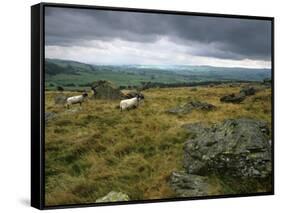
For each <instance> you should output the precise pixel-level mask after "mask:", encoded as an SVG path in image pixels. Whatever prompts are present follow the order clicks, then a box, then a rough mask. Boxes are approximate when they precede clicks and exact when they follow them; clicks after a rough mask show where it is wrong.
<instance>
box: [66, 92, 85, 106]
mask: <svg viewBox="0 0 281 213" xmlns="http://www.w3.org/2000/svg"><path fill="white" fill-rule="evenodd" d="M87 96H88V94H87V93H83V94H82V95H77V96H72V97H69V98H67V99H66V105H67V108H68V109H69V106H70V105H73V104H80V106H81V105H82V102H84V101H85V99H86V97H87Z"/></svg>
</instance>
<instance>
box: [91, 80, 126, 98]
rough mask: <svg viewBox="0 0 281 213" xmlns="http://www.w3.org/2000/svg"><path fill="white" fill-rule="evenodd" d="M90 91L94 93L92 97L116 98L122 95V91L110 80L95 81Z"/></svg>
mask: <svg viewBox="0 0 281 213" xmlns="http://www.w3.org/2000/svg"><path fill="white" fill-rule="evenodd" d="M91 88H92V91H93V93H94V95H93V96H92V97H91V98H92V99H110V100H116V99H120V98H121V97H122V93H121V91H120V89H119V87H117V86H116V85H114V84H113V83H112V82H110V81H104V80H100V81H96V82H94V83H93V84H92V87H91Z"/></svg>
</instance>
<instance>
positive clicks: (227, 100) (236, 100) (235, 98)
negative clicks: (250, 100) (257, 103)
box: [220, 93, 246, 104]
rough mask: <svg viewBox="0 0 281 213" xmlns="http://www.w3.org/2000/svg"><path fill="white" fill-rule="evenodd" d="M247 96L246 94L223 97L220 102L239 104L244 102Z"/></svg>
mask: <svg viewBox="0 0 281 213" xmlns="http://www.w3.org/2000/svg"><path fill="white" fill-rule="evenodd" d="M245 98H246V96H245V95H244V94H241V93H239V94H234V93H232V94H230V95H225V96H223V97H221V99H220V101H221V102H225V103H234V104H239V103H241V102H242V101H244V100H245Z"/></svg>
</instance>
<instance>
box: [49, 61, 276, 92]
mask: <svg viewBox="0 0 281 213" xmlns="http://www.w3.org/2000/svg"><path fill="white" fill-rule="evenodd" d="M264 79H271V70H270V69H246V68H226V67H212V66H185V65H184V66H178V65H176V66H174V65H169V66H162V65H161V66H160V65H159V66H157V65H116V66H113V65H92V64H85V63H80V62H76V61H69V60H60V59H46V61H45V80H46V85H45V86H46V89H54V88H56V87H57V86H62V87H68V88H79V87H87V86H89V85H91V83H92V82H94V81H97V80H108V81H111V82H113V83H114V84H115V85H117V86H120V87H127V86H139V85H141V84H144V83H146V82H151V83H154V84H160V85H169V84H171V85H177V84H179V85H185V84H190V83H195V84H196V83H199V84H200V83H202V82H236V81H263V80H264Z"/></svg>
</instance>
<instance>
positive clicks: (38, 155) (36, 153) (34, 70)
mask: <svg viewBox="0 0 281 213" xmlns="http://www.w3.org/2000/svg"><path fill="white" fill-rule="evenodd" d="M46 7H59V8H77V9H95V10H110V11H130V12H142V13H157V14H175V15H189V16H190V15H191V16H206V17H221V18H239V19H254V20H267V21H270V22H271V64H272V65H271V66H272V67H271V76H272V81H271V88H272V99H271V101H272V103H271V106H272V117H271V120H272V138H271V141H272V191H270V192H262V193H249V194H235V195H216V196H202V197H188V198H187V197H186V198H169V199H155V200H137V201H125V202H110V203H90V204H89V203H87V204H83V203H81V204H70V205H59V206H46V205H45V198H44V196H45V189H44V187H45V170H44V168H45V156H44V153H45V143H44V139H45V132H44V129H45V121H44V105H45V100H44V98H45V96H44V88H45V78H44V73H45V71H44V67H45V32H44V18H45V8H46ZM261 195H274V18H273V17H262V16H249V15H230V14H215V13H199V12H185V11H169V10H155V9H139V8H121V7H108V6H90V5H74V4H57V3H39V4H36V5H33V6H32V7H31V206H33V207H35V208H38V209H57V208H73V207H92V206H104V205H126V204H141V203H155V202H171V201H187V200H203V199H216V198H234V197H248V196H261Z"/></svg>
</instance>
